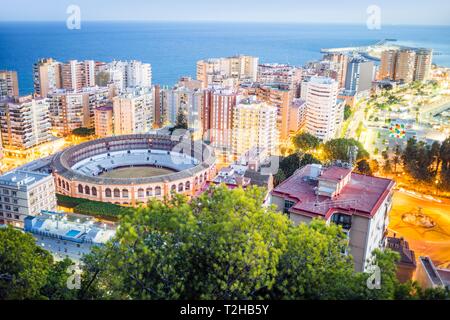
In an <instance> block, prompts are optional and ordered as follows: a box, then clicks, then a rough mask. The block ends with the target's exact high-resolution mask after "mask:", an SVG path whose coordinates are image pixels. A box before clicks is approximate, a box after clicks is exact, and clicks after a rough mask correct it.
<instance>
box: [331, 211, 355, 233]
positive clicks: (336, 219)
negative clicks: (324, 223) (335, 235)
mask: <svg viewBox="0 0 450 320" xmlns="http://www.w3.org/2000/svg"><path fill="white" fill-rule="evenodd" d="M331 222H333V223H335V224H338V225H340V226H342V228H343V229H344V230H350V228H351V227H352V217H351V216H349V215H346V214H342V213H335V214H333V216H332V217H331Z"/></svg>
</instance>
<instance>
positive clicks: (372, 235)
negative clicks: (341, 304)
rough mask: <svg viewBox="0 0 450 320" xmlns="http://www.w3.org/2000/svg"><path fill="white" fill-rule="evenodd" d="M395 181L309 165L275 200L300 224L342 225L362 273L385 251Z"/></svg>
mask: <svg viewBox="0 0 450 320" xmlns="http://www.w3.org/2000/svg"><path fill="white" fill-rule="evenodd" d="M394 185H395V182H394V181H393V180H390V179H384V178H378V177H370V176H365V175H361V174H357V173H353V172H352V169H351V168H345V167H337V166H332V167H329V168H324V167H322V166H321V165H316V164H312V165H307V166H305V167H303V168H301V169H299V170H297V172H296V173H294V175H293V176H291V177H290V178H289V179H287V180H285V181H284V182H283V183H281V184H280V185H279V186H277V187H276V188H275V189H274V190H273V191H272V193H271V194H272V197H271V201H272V204H274V205H276V206H277V208H278V209H279V210H280V211H283V212H284V213H285V214H287V215H289V217H290V218H291V220H293V221H294V222H295V223H302V222H304V223H309V222H310V221H311V220H312V219H313V218H321V219H325V220H326V221H327V222H334V223H337V224H340V225H341V226H342V228H343V229H344V231H345V232H346V233H347V234H348V237H349V253H350V254H351V255H352V256H353V259H354V263H355V270H356V271H364V270H366V267H367V266H368V262H369V261H370V259H371V257H372V255H371V254H372V252H373V250H374V249H376V248H382V247H384V242H385V231H386V228H387V225H388V224H389V221H388V214H389V211H390V210H391V205H392V191H393V187H394Z"/></svg>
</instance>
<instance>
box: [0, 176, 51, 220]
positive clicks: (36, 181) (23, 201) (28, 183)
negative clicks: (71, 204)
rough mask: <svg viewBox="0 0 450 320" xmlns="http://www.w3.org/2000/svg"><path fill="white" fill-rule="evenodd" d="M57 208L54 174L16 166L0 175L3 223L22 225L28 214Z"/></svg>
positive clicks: (1, 217) (0, 216) (1, 216)
mask: <svg viewBox="0 0 450 320" xmlns="http://www.w3.org/2000/svg"><path fill="white" fill-rule="evenodd" d="M41 210H56V195H55V183H54V180H53V177H52V175H50V174H45V173H38V172H31V171H22V170H15V171H10V172H8V173H6V174H4V175H2V176H0V224H11V225H13V226H15V227H18V228H22V227H23V223H24V219H25V218H26V217H27V216H34V215H37V214H39V213H40V212H41Z"/></svg>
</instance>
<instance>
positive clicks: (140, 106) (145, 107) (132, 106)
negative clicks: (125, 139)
mask: <svg viewBox="0 0 450 320" xmlns="http://www.w3.org/2000/svg"><path fill="white" fill-rule="evenodd" d="M113 117H114V134H116V135H119V134H134V133H146V132H148V131H150V130H151V129H152V125H153V118H154V114H153V92H152V90H151V89H148V88H135V89H133V90H131V89H128V90H127V92H125V93H123V94H121V95H119V96H117V97H114V99H113Z"/></svg>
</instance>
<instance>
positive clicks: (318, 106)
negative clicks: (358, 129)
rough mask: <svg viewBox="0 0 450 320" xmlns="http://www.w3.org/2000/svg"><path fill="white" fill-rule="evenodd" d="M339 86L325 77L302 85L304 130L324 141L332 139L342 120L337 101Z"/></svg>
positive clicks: (340, 109) (313, 78)
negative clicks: (304, 104)
mask: <svg viewBox="0 0 450 320" xmlns="http://www.w3.org/2000/svg"><path fill="white" fill-rule="evenodd" d="M338 92H339V84H338V82H337V81H335V80H333V79H331V78H327V77H312V78H311V79H310V80H309V81H308V82H304V83H302V98H303V99H304V100H305V101H306V110H307V111H306V117H305V129H306V131H307V132H309V133H311V134H312V135H314V136H316V137H317V138H319V139H322V140H324V141H326V140H330V139H333V138H334V137H335V134H336V130H337V128H338V127H339V126H340V124H341V122H342V119H343V114H342V113H343V108H341V105H340V104H339V103H338V101H337V96H338Z"/></svg>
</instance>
